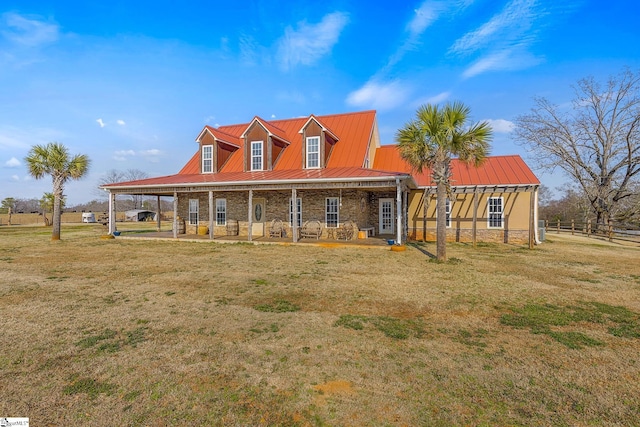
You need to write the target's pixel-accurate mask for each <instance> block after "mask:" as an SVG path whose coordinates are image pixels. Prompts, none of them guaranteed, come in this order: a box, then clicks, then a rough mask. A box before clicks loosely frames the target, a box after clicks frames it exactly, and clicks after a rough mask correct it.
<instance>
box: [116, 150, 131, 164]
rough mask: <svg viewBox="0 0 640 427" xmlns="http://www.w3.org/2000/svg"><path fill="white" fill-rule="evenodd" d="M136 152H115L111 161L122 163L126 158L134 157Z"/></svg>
mask: <svg viewBox="0 0 640 427" xmlns="http://www.w3.org/2000/svg"><path fill="white" fill-rule="evenodd" d="M135 155H136V152H135V151H133V150H117V151H114V153H113V159H114V160H116V161H118V162H124V161H126V160H127V158H128V157H132V156H135Z"/></svg>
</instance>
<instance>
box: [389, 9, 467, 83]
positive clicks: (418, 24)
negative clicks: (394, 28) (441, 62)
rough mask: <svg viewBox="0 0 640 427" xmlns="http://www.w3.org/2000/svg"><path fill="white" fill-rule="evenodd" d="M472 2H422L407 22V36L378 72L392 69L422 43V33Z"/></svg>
mask: <svg viewBox="0 0 640 427" xmlns="http://www.w3.org/2000/svg"><path fill="white" fill-rule="evenodd" d="M471 3H473V0H458V1H445V0H425V1H424V2H422V3H421V4H420V6H419V7H418V8H417V9H414V10H413V16H412V17H411V19H410V20H409V22H408V23H407V26H406V32H407V36H406V38H405V39H404V41H403V42H402V44H401V45H400V47H398V49H397V50H396V51H395V52H394V53H393V54H392V55H391V57H390V58H389V61H388V62H387V65H386V66H385V67H384V68H383V69H382V70H381V72H380V73H378V74H382V73H384V72H385V71H387V70H389V69H391V68H392V67H393V66H394V65H396V64H397V63H398V62H400V61H401V60H402V58H404V56H405V55H406V54H407V53H408V52H410V51H413V50H415V49H417V47H418V46H419V45H420V37H421V36H422V34H423V33H424V32H425V31H426V30H427V29H428V28H429V27H430V26H431V25H432V24H433V23H435V22H436V21H437V20H438V19H440V18H442V17H443V16H449V15H453V14H456V13H458V12H460V11H462V10H464V9H465V8H466V7H467V6H469V5H470V4H471Z"/></svg>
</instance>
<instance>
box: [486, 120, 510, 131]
mask: <svg viewBox="0 0 640 427" xmlns="http://www.w3.org/2000/svg"><path fill="white" fill-rule="evenodd" d="M487 122H488V123H489V125H490V126H491V129H493V131H494V132H495V133H510V132H512V131H513V129H515V127H516V125H515V123H513V122H511V121H509V120H505V119H488V120H487Z"/></svg>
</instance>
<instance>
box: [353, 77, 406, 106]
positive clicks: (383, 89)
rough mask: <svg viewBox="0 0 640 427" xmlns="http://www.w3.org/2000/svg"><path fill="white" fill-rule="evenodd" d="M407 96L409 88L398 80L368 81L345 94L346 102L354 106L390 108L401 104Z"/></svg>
mask: <svg viewBox="0 0 640 427" xmlns="http://www.w3.org/2000/svg"><path fill="white" fill-rule="evenodd" d="M408 96H409V88H408V87H406V86H405V85H404V84H402V83H401V82H399V81H397V80H396V81H392V82H388V83H379V82H377V81H372V80H370V81H368V82H367V83H366V84H365V85H364V86H362V87H361V88H360V89H358V90H356V91H353V92H351V93H350V94H349V96H347V104H349V105H352V106H354V107H364V108H373V109H376V110H391V109H393V108H395V107H397V106H399V105H402V104H403V103H405V101H406V100H407V97H408Z"/></svg>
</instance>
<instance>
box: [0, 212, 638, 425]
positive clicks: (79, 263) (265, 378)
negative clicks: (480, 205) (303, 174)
mask: <svg viewBox="0 0 640 427" xmlns="http://www.w3.org/2000/svg"><path fill="white" fill-rule="evenodd" d="M101 234H102V228H101V227H100V226H92V225H91V226H87V225H82V226H67V225H65V226H63V230H62V238H63V240H62V241H61V242H58V243H51V242H50V241H49V238H50V229H47V228H44V227H7V226H2V227H0V272H1V274H0V313H1V314H0V325H1V326H0V330H2V333H1V334H0V348H2V351H1V352H0V384H2V398H1V399H0V416H2V417H4V416H13V417H29V418H30V421H31V422H32V423H33V425H79V426H80V425H96V426H102V425H104V426H107V425H153V426H163V425H167V426H168V425H176V424H177V425H181V424H183V425H301V426H304V425H376V426H377V425H442V426H449V425H587V424H596V425H621V426H622V425H625V426H627V425H638V424H639V422H638V420H639V419H640V385H639V384H640V314H639V313H640V269H639V260H640V249H639V248H633V247H622V246H615V245H610V244H605V243H603V242H600V241H595V240H587V239H579V240H578V239H573V240H570V239H567V238H565V237H563V236H554V235H548V236H547V237H548V239H549V240H550V241H549V242H547V243H545V244H543V245H541V246H539V247H537V248H536V249H535V250H532V251H531V250H528V249H526V248H525V247H523V246H513V245H503V244H483V245H479V247H478V248H476V249H473V248H472V247H471V246H470V245H464V244H449V245H448V256H449V258H450V260H449V261H448V262H447V263H442V264H439V263H436V262H434V261H433V260H432V259H431V258H430V257H429V256H428V254H429V253H433V252H435V245H434V244H418V245H414V246H410V247H408V248H407V251H406V252H399V253H396V252H391V251H388V250H380V249H367V248H358V247H338V248H327V247H316V246H311V245H288V246H280V245H251V244H246V243H239V244H220V243H211V242H208V241H202V242H176V241H160V240H158V241H154V240H135V239H127V240H125V239H113V240H102V239H100V235H101Z"/></svg>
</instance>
